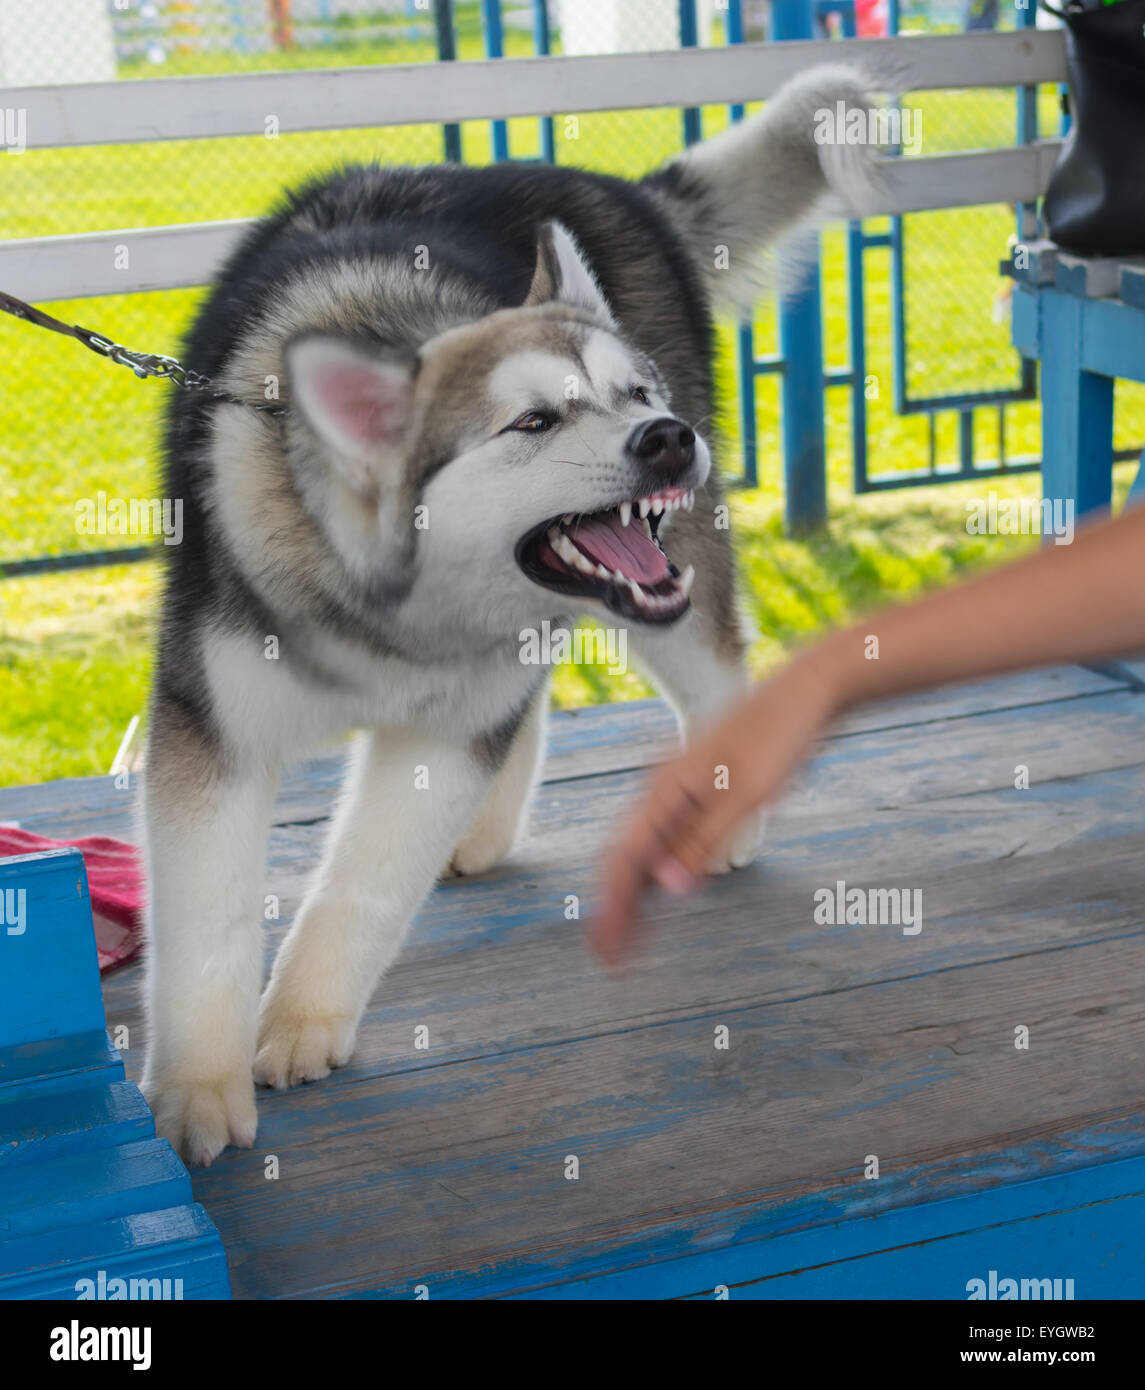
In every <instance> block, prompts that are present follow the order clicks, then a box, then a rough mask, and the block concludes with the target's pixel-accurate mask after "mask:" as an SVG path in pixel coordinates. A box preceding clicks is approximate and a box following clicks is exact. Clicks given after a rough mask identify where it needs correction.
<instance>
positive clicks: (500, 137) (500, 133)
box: [481, 0, 509, 163]
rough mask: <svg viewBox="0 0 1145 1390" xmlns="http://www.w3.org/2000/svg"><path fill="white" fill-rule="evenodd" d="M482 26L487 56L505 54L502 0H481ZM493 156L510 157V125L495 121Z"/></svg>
mask: <svg viewBox="0 0 1145 1390" xmlns="http://www.w3.org/2000/svg"><path fill="white" fill-rule="evenodd" d="M481 28H482V31H483V33H484V35H485V56H486V57H487V58H503V57H504V56H505V31H504V29H503V27H502V24H501V0H481ZM492 126H493V158H494V160H496V162H497V163H500V162H501V161H502V160H505V159H508V158H509V127H508V125H507V124H506V122H505V121H493V122H492Z"/></svg>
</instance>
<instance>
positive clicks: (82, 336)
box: [0, 290, 286, 415]
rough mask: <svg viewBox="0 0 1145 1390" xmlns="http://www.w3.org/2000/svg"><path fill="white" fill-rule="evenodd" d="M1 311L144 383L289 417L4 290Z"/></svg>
mask: <svg viewBox="0 0 1145 1390" xmlns="http://www.w3.org/2000/svg"><path fill="white" fill-rule="evenodd" d="M0 310H3V312H4V313H6V314H11V315H12V317H13V318H17V319H23V321H24V322H25V323H31V324H34V325H35V326H36V327H37V328H47V329H50V330H51V331H52V332H53V333H63V334H64V335H65V336H67V337H69V338H75V339H76V341H77V342H80V343H82V344H83V345H84V347H86V348H90V349H91V351H92V352H97V353H99V355H100V356H101V357H106V358H107V359H108V360H109V361H111V362H114V363H116V364H117V365H118V366H120V367H129V368H130V369H131V370H132V371H133V372H134V373H135V375H136V376H137V377H139V378H141V379H143V378H146V377H155V378H157V379H158V380H160V381H171V382H174V384H175V385H176V386H178V387H180V388H181V389H182V390H184V391H201V392H203V393H205V394H206V395H207V396H209V397H210V398H211V399H212V400H216V401H225V402H226V403H227V404H228V405H242V406H246V408H247V409H248V410H257V411H258V412H259V413H260V414H262V415H285V414H286V407H285V406H284V405H280V404H273V405H272V404H270V403H269V402H268V403H266V404H264V403H262V402H256V401H246V400H243V399H242V398H241V397H240V396H232V395H231V394H230V393H229V392H227V391H219V390H216V389H215V387H214V385H213V383H212V381H211V378H210V377H208V376H204V375H203V374H202V372H195V371H191V370H190V369H189V368H187V367H184V366H183V364H182V363H181V362H180V361H179V359H178V358H176V357H167V356H165V355H164V354H163V353H159V352H135V351H133V350H132V349H131V348H128V347H124V346H123V344H122V343H117V342H114V341H113V340H112V339H111V338H107V337H105V336H104V335H103V334H102V333H96V332H95V331H94V330H93V329H90V328H81V327H80V326H79V324H74V323H73V324H68V323H64V322H63V321H62V320H61V319H56V318H53V317H52V316H51V314H46V313H44V311H43V310H42V309H37V308H35V306H34V305H31V304H25V302H24V301H23V300H22V299H17V298H16V297H15V295H10V294H5V293H4V292H3V290H0Z"/></svg>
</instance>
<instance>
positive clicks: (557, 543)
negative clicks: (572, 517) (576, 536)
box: [545, 526, 561, 555]
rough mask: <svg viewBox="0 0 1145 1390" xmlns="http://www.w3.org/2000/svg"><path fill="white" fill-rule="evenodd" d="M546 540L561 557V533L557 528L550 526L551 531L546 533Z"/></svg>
mask: <svg viewBox="0 0 1145 1390" xmlns="http://www.w3.org/2000/svg"><path fill="white" fill-rule="evenodd" d="M545 540H547V541H548V543H549V544H550V545H551V546H552V548H553V549H554V550H555V551H556V552H557V554H558V555H559V554H560V548H561V533H560V532H559V531H558V530H557V528H556V527H555V526H550V527H549V529H548V530H547V531H546V532H545Z"/></svg>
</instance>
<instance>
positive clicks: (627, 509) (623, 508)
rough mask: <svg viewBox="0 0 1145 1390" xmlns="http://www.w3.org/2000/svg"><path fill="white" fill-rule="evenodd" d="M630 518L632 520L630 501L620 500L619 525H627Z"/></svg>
mask: <svg viewBox="0 0 1145 1390" xmlns="http://www.w3.org/2000/svg"><path fill="white" fill-rule="evenodd" d="M631 520H632V503H631V502H621V504H620V524H621V526H627V525H628V523H629V522H630V521H631Z"/></svg>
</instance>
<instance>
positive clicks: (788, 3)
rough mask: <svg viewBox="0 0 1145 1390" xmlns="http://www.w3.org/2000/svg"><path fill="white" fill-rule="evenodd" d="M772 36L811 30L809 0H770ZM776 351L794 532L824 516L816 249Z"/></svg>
mask: <svg viewBox="0 0 1145 1390" xmlns="http://www.w3.org/2000/svg"><path fill="white" fill-rule="evenodd" d="M771 8H772V37H773V38H775V39H779V40H784V39H810V38H812V37H813V36H814V17H813V15H812V6H811V0H773V2H772V7H771ZM779 351H780V353H781V355H782V357H783V359H784V363H785V366H784V371H783V383H782V396H783V470H784V476H785V479H786V488H787V526H788V529H789V530H790V531H791V532H792V534H795V535H798V534H802V533H805V532H807V531H811V530H814V529H815V528H816V527H818V526H822V525H823V524H824V523H825V522H826V520H827V448H826V426H825V423H824V408H823V406H824V403H823V312H822V305H821V303H820V294H819V255H818V248H816V251H815V254H814V256H813V257H810V258H809V263H808V279H807V283H806V284H805V285H804V287H803V288H802V289H800V290H799V291H798V292H795V293H789V294H785V295H782V296H781V297H780V302H779Z"/></svg>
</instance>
